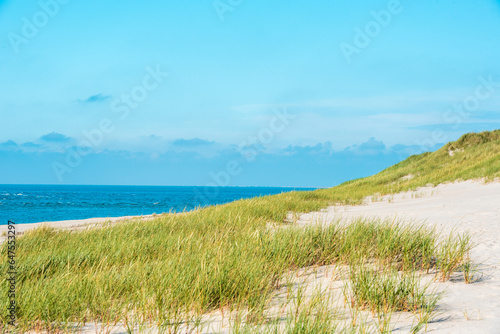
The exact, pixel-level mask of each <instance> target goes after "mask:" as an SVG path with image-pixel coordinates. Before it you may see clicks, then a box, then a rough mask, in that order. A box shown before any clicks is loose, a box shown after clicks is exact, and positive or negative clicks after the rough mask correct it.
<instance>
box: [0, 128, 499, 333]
mask: <svg viewBox="0 0 500 334" xmlns="http://www.w3.org/2000/svg"><path fill="white" fill-rule="evenodd" d="M450 152H454V154H450ZM497 177H500V130H497V131H493V132H484V133H480V134H468V135H465V136H463V137H462V138H460V140H458V141H456V142H453V143H449V144H447V145H445V146H444V147H443V148H441V149H440V150H438V151H436V152H433V153H424V154H421V155H417V156H412V157H410V158H408V159H406V160H405V161H403V162H401V163H399V164H397V165H394V166H392V167H390V168H388V169H386V170H384V171H382V172H380V173H379V174H377V175H374V176H371V177H368V178H363V179H358V180H353V181H349V182H346V183H344V184H341V185H339V186H337V187H334V188H331V189H321V190H316V191H310V192H290V193H284V194H280V195H275V196H266V197H260V198H254V199H247V200H240V201H236V202H233V203H229V204H225V205H218V206H212V207H207V208H203V209H199V210H195V211H192V212H188V213H183V214H168V215H163V216H159V217H158V218H157V219H154V220H151V221H144V222H139V221H137V220H131V221H128V222H124V223H120V224H117V225H103V226H102V227H100V228H95V229H91V230H86V231H79V232H68V231H57V230H52V229H49V228H40V229H37V230H33V231H31V232H28V233H26V234H25V235H23V236H20V237H18V240H17V244H18V249H17V254H16V256H17V258H16V261H17V270H18V275H17V296H16V299H17V320H18V327H17V328H18V330H19V331H25V330H40V331H41V330H52V331H55V330H57V329H61V328H64V327H65V326H69V325H74V324H78V325H83V324H85V323H102V324H109V325H113V324H115V323H118V322H120V323H122V324H125V325H127V324H137V323H141V324H149V325H154V326H156V327H158V328H160V329H163V330H164V331H165V332H169V331H172V328H173V327H172V326H174V327H175V323H178V322H179V321H180V320H185V321H191V322H193V323H196V322H197V320H199V317H200V316H201V315H202V314H204V313H206V312H208V311H211V310H214V309H221V308H225V307H227V308H230V309H243V308H245V309H248V310H250V311H251V312H254V313H255V314H259V312H261V311H259V310H262V308H263V305H265V303H266V302H267V301H268V300H269V297H270V296H271V295H272V293H273V292H274V291H275V290H276V288H277V285H278V282H279V281H280V279H281V278H282V277H283V276H284V275H285V274H286V273H288V272H290V271H293V270H296V269H299V268H304V267H308V266H314V265H329V264H337V265H347V266H353V267H352V268H353V269H352V270H351V272H352V282H353V287H354V288H353V290H352V291H351V292H350V293H352V294H353V298H355V299H356V305H358V308H359V309H370V310H372V311H374V309H375V308H376V307H381V309H379V310H375V311H374V312H379V313H380V312H389V311H391V312H392V311H412V312H415V314H417V313H418V312H421V311H422V310H424V309H426V308H429V307H428V305H432V303H433V302H434V304H435V301H433V300H434V299H433V297H432V296H428V297H426V296H427V295H426V294H425V290H419V289H420V288H418V287H417V286H418V282H417V281H414V273H415V272H417V271H422V270H423V271H428V270H431V269H432V270H434V271H435V272H436V275H437V277H438V278H439V279H447V278H449V275H450V274H451V273H452V272H454V271H456V270H457V269H459V268H461V266H463V265H464V264H465V263H466V262H467V261H468V260H467V253H468V251H469V250H470V248H471V247H472V246H471V243H470V239H468V238H467V236H460V235H456V236H455V235H452V236H449V237H447V238H445V239H444V240H446V241H444V242H443V241H440V240H442V239H443V236H441V235H439V234H438V233H436V231H434V230H430V229H427V228H424V227H421V226H417V225H408V224H397V223H391V222H378V221H357V222H353V223H352V224H350V225H343V224H340V223H334V224H332V225H329V226H311V227H308V228H300V229H299V228H282V226H283V227H284V226H287V227H288V226H292V224H290V223H287V222H286V217H287V213H289V212H295V213H300V212H310V211H315V210H318V209H321V208H324V207H326V206H328V205H332V204H359V203H361V201H362V199H363V198H364V197H366V196H368V195H373V194H381V195H384V194H391V193H397V192H401V191H405V190H411V189H415V188H417V187H419V186H425V185H427V184H433V185H437V184H440V183H444V182H448V181H456V180H467V179H477V178H485V179H487V180H493V179H495V178H497ZM270 223H272V225H270ZM270 226H274V227H270ZM367 262H370V263H375V264H377V266H378V267H377V268H379V269H375V271H373V270H372V269H370V270H365V269H363V268H365V267H364V265H363V264H364V263H367ZM7 266H8V263H7V249H6V245H2V249H1V259H0V272H1V273H5V272H6V271H7ZM398 271H402V272H403V273H406V274H405V275H406V276H404V275H403V278H400V277H399V278H398V276H397V275H396V276H394V275H392V274H391V273H394V272H396V273H397V272H398ZM356 273H358V274H356ZM377 273H379V274H377ZM412 275H413V276H412ZM6 277H7V276H6V275H5V274H2V276H1V281H0V288H1V290H2V295H1V298H2V299H1V300H0V323H1V325H0V326H1V328H2V330H3V331H7V330H8V329H9V326H8V325H7V322H8V313H7V306H8V302H9V301H8V299H7V290H8V283H7V281H6ZM405 277H406V278H405ZM370 284H375V285H370ZM384 284H393V285H394V286H402V287H408V289H409V290H408V289H407V290H405V289H401V293H400V294H398V295H394V296H391V298H386V297H387V296H383V291H384V288H383V287H384ZM370 286H378V287H380V289H379V290H380V291H382V292H380V293H378V294H377V293H375V294H374V295H373V294H370V293H369V292H370V291H372V290H373V291H378V290H376V289H375V290H374V289H371V288H369V287H370ZM367 287H368V288H367ZM410 288H411V289H413V290H411V289H410ZM422 289H423V288H422ZM398 291H399V290H398ZM412 293H413V294H412ZM381 294H382V295H381ZM417 294H418V295H419V296H420V297H419V298H420V299H416V297H415V298H414V297H411V296H415V295H417ZM391 300H392V302H391ZM322 314H323V313H322ZM320 318H321V317H320ZM255 319H259V317H258V316H257V317H255V318H254V320H255ZM297 319H302V318H300V317H297ZM307 319H309V318H307ZM307 319H305V318H304V319H302V320H300V321H302V322H300V323H298V322H297V323H295V324H294V325H290V326H289V327H288V328H289V329H288V330H287V331H289V332H294V333H306V332H308V330H312V329H311V328H316V327H314V326H319V327H318V328H324V327H325V325H324V324H325V323H321V324H320V323H318V322H315V321H311V320H310V319H309V320H307ZM318 319H319V318H318ZM250 320H252V319H250ZM297 321H299V320H297ZM427 321H428V319H427ZM255 322H258V321H257V320H255ZM337 325H338V324H336V323H332V324H331V326H332V327H328V326H326V327H328V328H326V327H325V329H324V332H325V333H327V332H328V331H331V330H332V328H334V327H335V326H337ZM296 326H298V327H296ZM300 326H305V327H304V329H303V330H301V329H300V328H302V327H300ZM308 326H309V327H308ZM311 326H312V327H311ZM63 331H64V330H63ZM309 332H322V330H319V329H318V330H317V331H314V330H312V331H309Z"/></svg>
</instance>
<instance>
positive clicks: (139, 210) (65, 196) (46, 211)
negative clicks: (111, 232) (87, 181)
mask: <svg viewBox="0 0 500 334" xmlns="http://www.w3.org/2000/svg"><path fill="white" fill-rule="evenodd" d="M314 189H315V188H281V187H178V186H89V185H0V225H5V224H7V223H8V221H9V220H10V221H13V222H15V223H16V224H28V223H39V222H48V221H61V220H79V219H87V218H107V217H122V216H141V215H150V214H154V213H156V214H161V213H166V212H183V211H190V210H193V209H195V208H197V207H203V206H208V205H215V204H224V203H229V202H232V201H235V200H239V199H244V198H252V197H258V196H265V195H275V194H280V193H283V192H289V191H307V190H314Z"/></svg>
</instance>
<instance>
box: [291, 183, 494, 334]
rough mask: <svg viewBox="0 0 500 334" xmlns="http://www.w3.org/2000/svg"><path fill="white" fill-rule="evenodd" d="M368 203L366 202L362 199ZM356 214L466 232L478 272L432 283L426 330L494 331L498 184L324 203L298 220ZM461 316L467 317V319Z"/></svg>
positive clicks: (307, 221) (442, 187)
mask: <svg viewBox="0 0 500 334" xmlns="http://www.w3.org/2000/svg"><path fill="white" fill-rule="evenodd" d="M368 202H369V200H368ZM357 217H377V218H397V219H398V220H406V221H415V222H419V223H420V222H423V223H424V224H427V225H429V226H436V227H437V229H438V230H441V231H443V232H445V233H450V232H451V231H452V230H454V229H455V230H456V231H457V232H460V233H461V232H466V231H468V232H469V233H470V234H471V235H472V240H473V242H474V243H475V244H477V246H476V248H474V249H473V251H472V252H471V255H472V258H473V259H475V260H476V261H477V262H478V263H479V265H480V267H479V269H480V272H481V274H482V275H483V277H482V279H481V280H479V281H478V282H475V283H473V284H465V283H464V282H463V280H462V281H460V280H457V281H452V282H447V283H435V284H434V285H435V286H436V287H437V288H438V289H440V290H443V289H446V291H447V295H446V297H444V298H443V300H442V301H441V302H440V304H439V310H440V311H441V312H442V313H441V314H440V315H439V316H438V317H437V319H438V321H436V322H434V323H431V324H429V327H428V330H429V332H432V333H491V334H498V333H500V183H489V184H486V185H484V184H483V183H482V182H472V181H467V182H460V183H453V184H444V185H439V186H437V187H435V188H432V187H427V188H420V189H418V190H417V191H416V192H407V193H402V194H397V195H394V196H386V197H384V198H383V199H382V201H381V202H371V203H368V204H366V205H360V206H346V207H330V208H328V209H326V210H323V212H317V213H310V214H304V215H302V216H301V217H300V220H299V224H310V223H311V222H318V221H319V222H331V221H334V220H337V219H339V218H340V219H347V220H350V219H353V218H357ZM466 318H469V320H467V319H466Z"/></svg>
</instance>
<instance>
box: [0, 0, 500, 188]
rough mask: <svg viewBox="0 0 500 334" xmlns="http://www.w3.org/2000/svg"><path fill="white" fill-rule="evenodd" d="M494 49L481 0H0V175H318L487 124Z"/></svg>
mask: <svg viewBox="0 0 500 334" xmlns="http://www.w3.org/2000/svg"><path fill="white" fill-rule="evenodd" d="M346 50H350V51H349V52H347V53H346ZM352 50H355V52H353V51H352ZM499 56H500V1H498V0H494V1H493V0H491V1H489V0H485V1H480V2H479V1H467V2H464V1H451V0H444V1H430V0H429V1H415V0H413V1H411V0H401V1H396V0H391V1H355V2H354V1H347V0H341V1H327V0H321V1H320V0H312V1H308V2H304V1H289V2H286V3H284V2H283V1H276V0H274V1H273V0H266V1H263V0H253V1H247V0H241V1H237V0H231V1H229V0H220V1H219V0H216V1H212V0H195V1H189V2H188V1H180V0H176V1H147V2H138V1H128V0H123V1H120V2H111V1H96V0H87V1H84V2H83V1H77V0H64V1H62V0H60V1H57V0H42V1H32V0H24V1H13V0H4V1H1V0H0V91H1V94H0V164H1V166H0V183H54V184H57V183H68V184H159V185H206V184H223V185H270V186H271V185H272V186H322V187H326V186H332V185H334V184H337V183H339V182H341V181H344V180H347V179H350V178H353V177H361V176H365V175H369V174H371V173H375V172H377V171H379V170H380V169H383V168H384V167H387V166H389V165H391V164H393V163H395V162H398V161H400V160H401V159H404V158H405V157H407V156H408V155H410V154H413V153H418V152H421V151H423V150H429V149H435V148H437V147H439V145H440V144H442V143H445V142H447V141H450V140H454V139H456V138H458V137H459V136H460V135H461V134H463V133H466V132H470V131H482V130H492V129H496V128H500V113H499V111H500V63H499V62H498V59H499ZM283 115H285V116H283ZM103 130H104V131H103ZM75 152H76V153H75ZM248 152H253V153H251V154H250V153H248ZM75 155H76V157H75ZM230 162H234V163H236V164H237V165H236V166H237V167H238V168H233V169H234V170H235V171H233V170H231V168H230V170H229V171H228V167H227V166H228V164H230ZM232 167H234V166H232ZM230 171H232V173H230ZM233 174H234V175H233ZM218 176H219V177H218ZM226 176H229V177H226Z"/></svg>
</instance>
